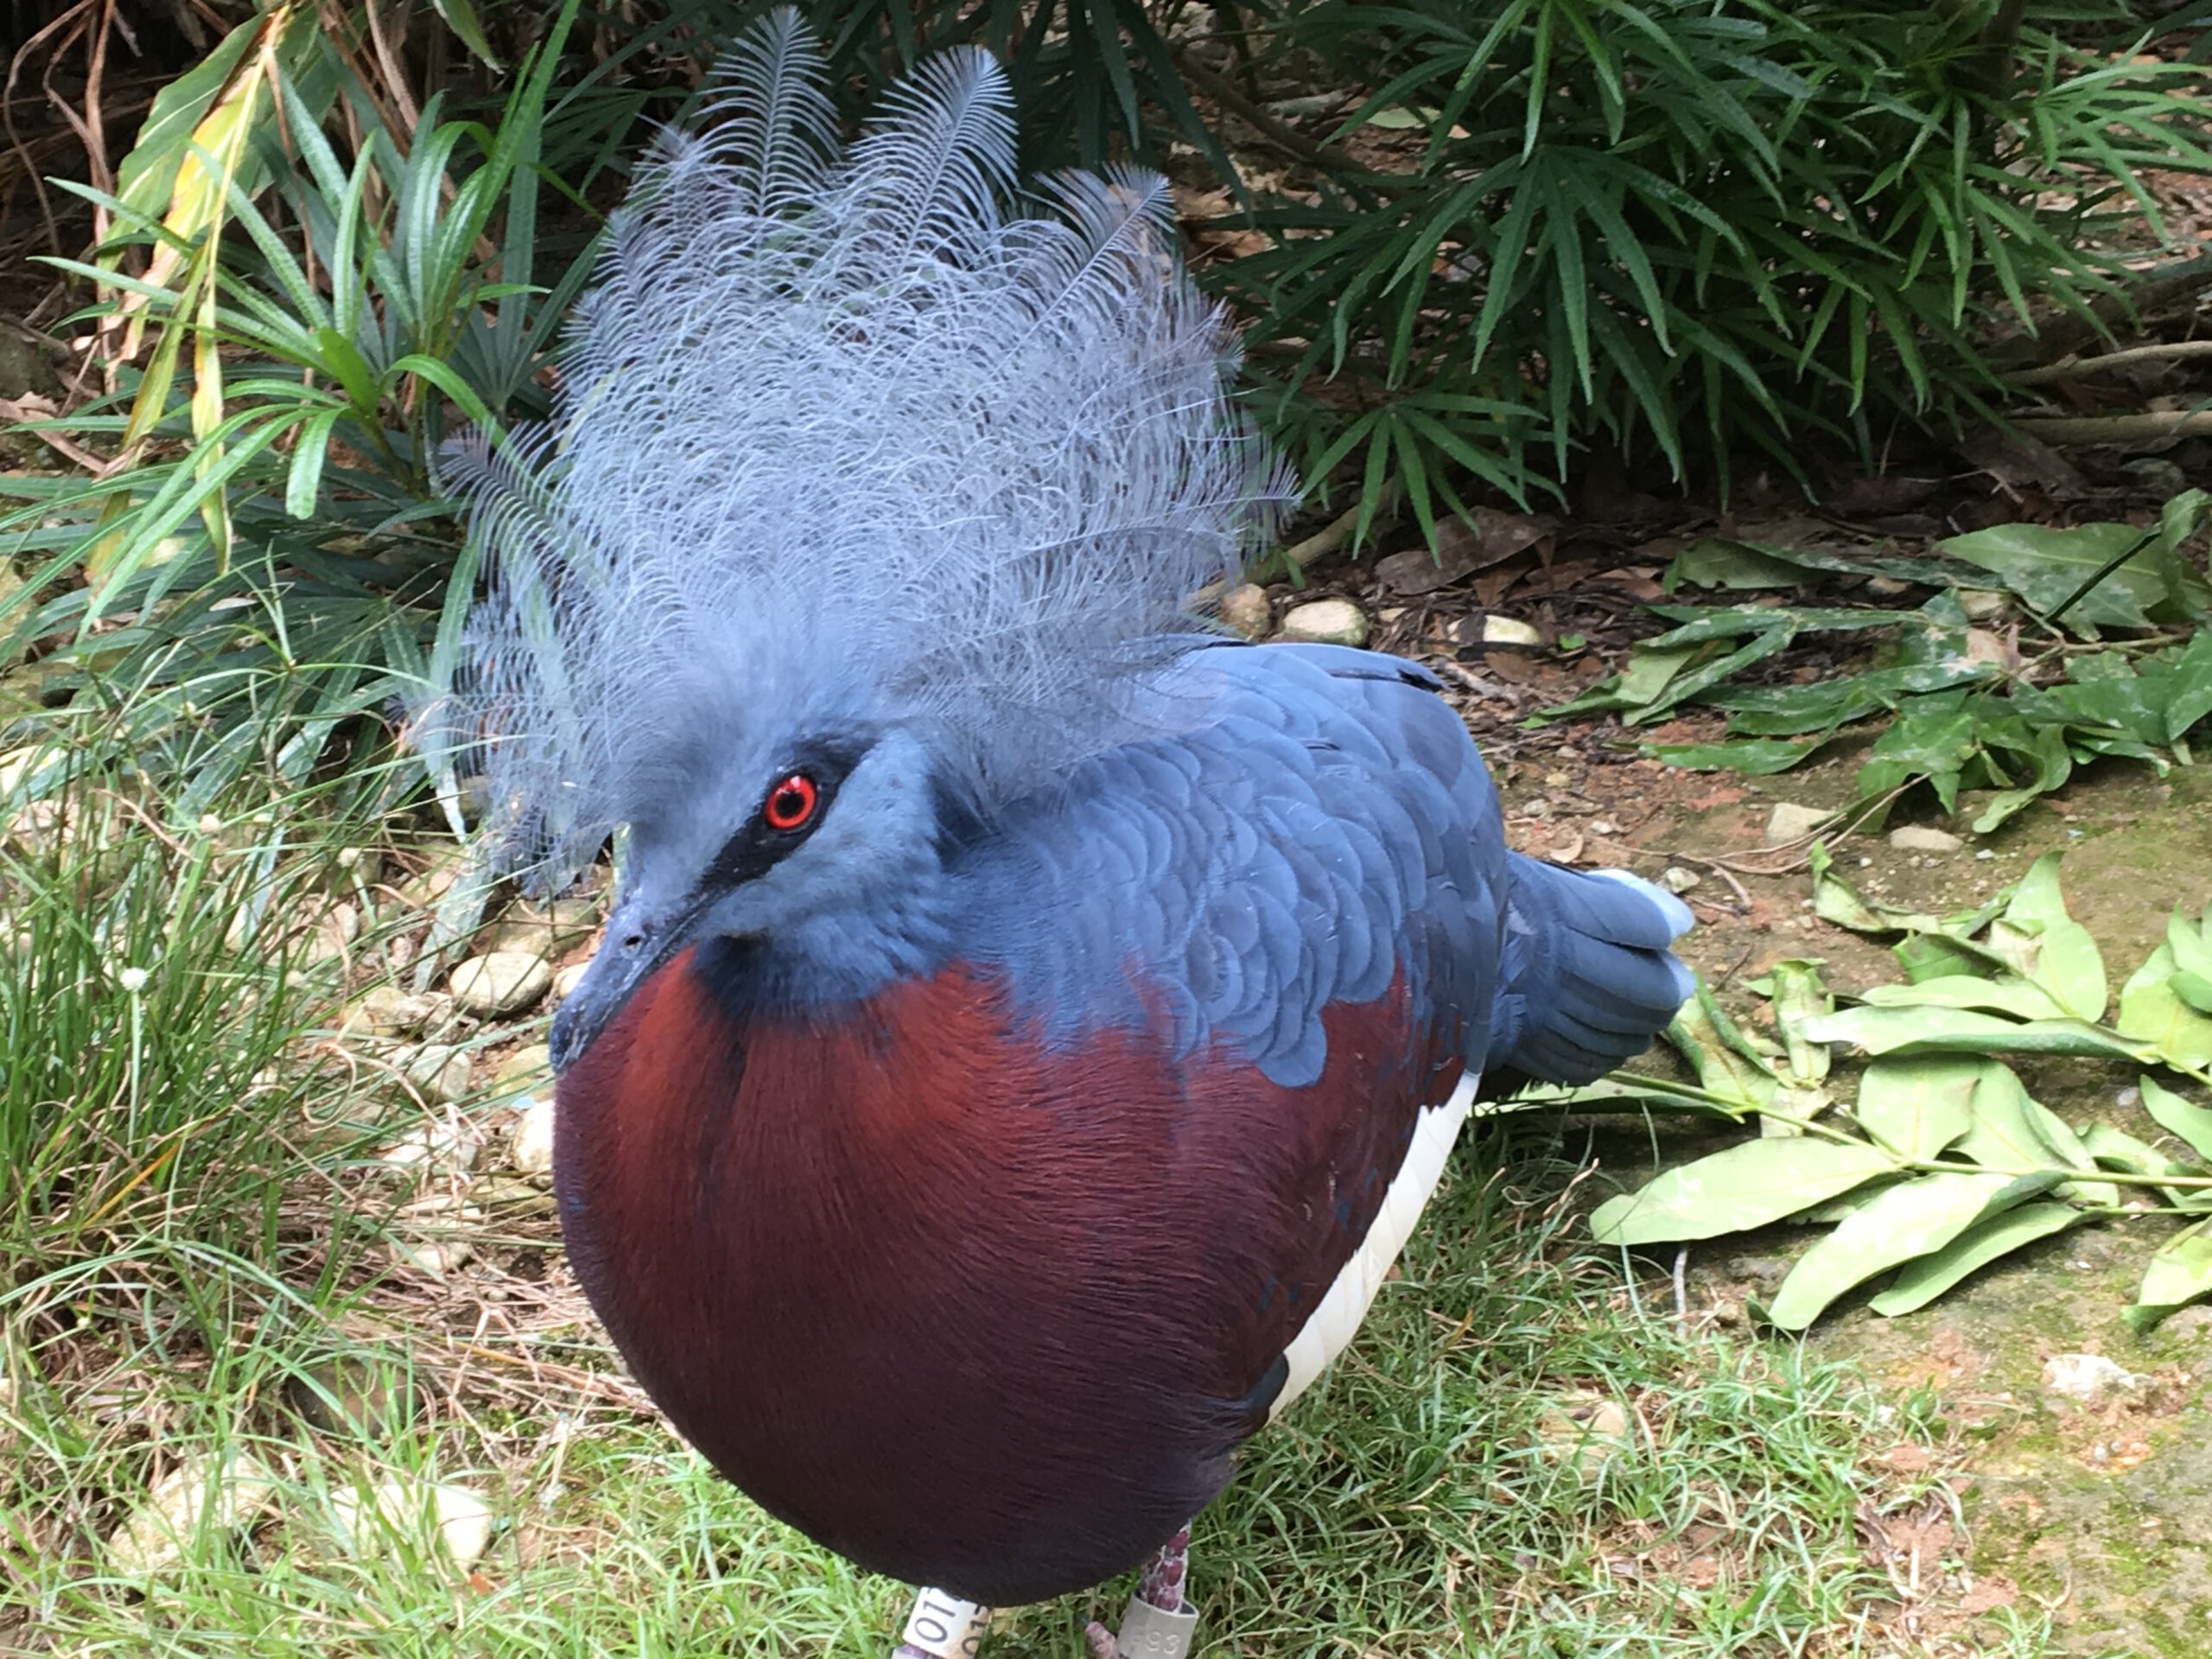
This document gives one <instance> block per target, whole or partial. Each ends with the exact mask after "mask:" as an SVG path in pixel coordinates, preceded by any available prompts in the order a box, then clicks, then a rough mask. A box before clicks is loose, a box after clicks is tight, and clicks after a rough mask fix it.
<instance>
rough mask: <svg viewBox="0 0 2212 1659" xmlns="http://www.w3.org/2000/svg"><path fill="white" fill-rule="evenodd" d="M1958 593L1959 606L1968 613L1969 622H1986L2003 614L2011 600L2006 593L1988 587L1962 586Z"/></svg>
mask: <svg viewBox="0 0 2212 1659" xmlns="http://www.w3.org/2000/svg"><path fill="white" fill-rule="evenodd" d="M1958 594H1959V608H1960V609H1961V610H1962V611H1964V612H1965V613H1967V621H1969V622H1986V621H1988V620H1990V619H1991V618H1993V617H1996V616H2002V615H2003V614H2004V613H2005V605H2006V604H2007V603H2008V602H2009V601H2007V600H2006V599H2005V595H2004V594H1999V593H1992V592H1991V591H1990V590H1989V589H1988V588H1960V589H1959V590H1958Z"/></svg>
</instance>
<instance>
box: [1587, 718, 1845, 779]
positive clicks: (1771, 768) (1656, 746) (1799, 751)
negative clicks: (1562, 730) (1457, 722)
mask: <svg viewBox="0 0 2212 1659" xmlns="http://www.w3.org/2000/svg"><path fill="white" fill-rule="evenodd" d="M1546 712H1547V713H1556V712H1558V711H1557V710H1547V711H1546ZM1827 741H1828V739H1827V737H1826V736H1821V737H1815V738H1808V739H1807V740H1805V741H1802V742H1796V743H1785V742H1783V741H1779V740H1777V739H1775V738H1770V737H1751V738H1742V739H1739V740H1738V741H1735V742H1732V743H1647V744H1645V745H1644V746H1643V753H1646V754H1648V755H1649V756H1651V757H1652V758H1653V759H1654V760H1664V761H1665V762H1666V763H1667V764H1668V765H1669V766H1681V767H1682V768H1684V769H1685V770H1686V771H1689V772H1742V773H1743V774H1744V776H1745V777H1746V778H1769V777H1771V776H1773V775H1774V774H1775V773H1776V772H1787V771H1789V768H1790V767H1792V766H1796V765H1797V764H1798V763H1799V762H1800V761H1802V760H1805V759H1806V758H1807V757H1808V755H1810V754H1811V753H1813V752H1814V751H1815V749H1818V748H1821V747H1823V746H1824V745H1825V744H1827Z"/></svg>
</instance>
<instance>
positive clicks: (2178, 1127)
mask: <svg viewBox="0 0 2212 1659" xmlns="http://www.w3.org/2000/svg"><path fill="white" fill-rule="evenodd" d="M2140 1082H2141V1085H2142V1090H2143V1109H2144V1110H2145V1111H2146V1112H2148V1113H2150V1114H2151V1116H2152V1120H2153V1121H2154V1122H2157V1124H2158V1127H2159V1128H2162V1129H2164V1130H2165V1131H2166V1133H2167V1134H2169V1135H2177V1136H2178V1137H2179V1138H2180V1139H2182V1140H2183V1141H2187V1142H2188V1143H2189V1146H2190V1150H2191V1151H2193V1152H2195V1153H2196V1155H2197V1156H2198V1157H2200V1158H2205V1159H2212V1109H2207V1108H2205V1107H2202V1106H2199V1105H2198V1104H2197V1103H2196V1102H2195V1101H2193V1100H2189V1099H2187V1098H2185V1097H2183V1096H2180V1095H2177V1094H2176V1093H2175V1092H2174V1091H2173V1090H2171V1089H2168V1088H2166V1087H2165V1086H2164V1084H2161V1083H2159V1081H2158V1079H2157V1078H2156V1077H2144V1078H2142V1079H2140Z"/></svg>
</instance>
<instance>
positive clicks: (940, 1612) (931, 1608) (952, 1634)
mask: <svg viewBox="0 0 2212 1659" xmlns="http://www.w3.org/2000/svg"><path fill="white" fill-rule="evenodd" d="M990 1628H991V1610H990V1609H989V1608H988V1607H985V1606H982V1605H980V1604H979V1603H976V1602H972V1601H963V1600H961V1599H960V1598H959V1597H957V1596H955V1595H948V1594H947V1593H946V1592H944V1591H942V1590H924V1591H920V1592H918V1593H917V1594H916V1595H915V1597H914V1611H912V1613H910V1614H908V1615H907V1617H906V1635H905V1636H904V1637H901V1638H900V1640H899V1646H898V1649H897V1650H896V1651H894V1652H893V1654H892V1656H891V1659H976V1649H977V1648H978V1647H980V1646H981V1645H982V1640H983V1632H984V1631H986V1630H989V1629H990Z"/></svg>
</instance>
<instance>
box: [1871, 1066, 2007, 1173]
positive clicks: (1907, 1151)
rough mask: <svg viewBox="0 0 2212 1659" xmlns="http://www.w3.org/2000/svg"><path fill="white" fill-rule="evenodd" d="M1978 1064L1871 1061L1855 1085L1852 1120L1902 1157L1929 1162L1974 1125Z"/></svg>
mask: <svg viewBox="0 0 2212 1659" xmlns="http://www.w3.org/2000/svg"><path fill="white" fill-rule="evenodd" d="M1980 1076H1981V1063H1980V1061H1979V1060H1962V1059H1940V1058H1929V1059H1922V1060H1906V1059H1886V1060H1876V1061H1875V1062H1874V1063H1873V1064H1872V1065H1870V1066H1868V1067H1867V1068H1866V1073H1865V1075H1864V1076H1862V1077H1860V1078H1859V1100H1858V1103H1857V1104H1856V1105H1854V1106H1853V1108H1852V1109H1851V1110H1852V1116H1853V1117H1855V1118H1857V1119H1858V1120H1859V1127H1860V1128H1863V1129H1865V1130H1866V1133H1867V1134H1869V1135H1872V1136H1873V1137H1874V1138H1875V1139H1876V1140H1877V1141H1880V1142H1881V1143H1882V1144H1883V1145H1884V1146H1885V1147H1889V1148H1891V1150H1892V1151H1893V1152H1896V1153H1897V1154H1899V1155H1900V1156H1902V1157H1905V1158H1910V1159H1917V1160H1923V1161H1924V1160H1929V1159H1932V1158H1934V1157H1935V1156H1936V1154H1939V1153H1941V1152H1942V1150H1943V1149H1944V1148H1945V1147H1948V1146H1949V1145H1950V1144H1951V1142H1953V1141H1955V1140H1957V1139H1958V1138H1959V1137H1960V1136H1961V1135H1964V1134H1965V1133H1966V1132H1967V1129H1968V1128H1971V1127H1972V1126H1973V1122H1974V1109H1973V1103H1974V1085H1975V1084H1976V1083H1977V1082H1978V1081H1979V1080H1980Z"/></svg>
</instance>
